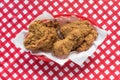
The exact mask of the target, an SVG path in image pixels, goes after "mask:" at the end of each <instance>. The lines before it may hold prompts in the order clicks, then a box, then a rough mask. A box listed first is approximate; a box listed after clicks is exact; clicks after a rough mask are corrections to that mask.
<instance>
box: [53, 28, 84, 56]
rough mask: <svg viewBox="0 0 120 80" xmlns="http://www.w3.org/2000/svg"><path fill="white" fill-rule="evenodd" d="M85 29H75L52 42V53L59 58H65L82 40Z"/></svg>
mask: <svg viewBox="0 0 120 80" xmlns="http://www.w3.org/2000/svg"><path fill="white" fill-rule="evenodd" d="M85 33H86V32H85V31H81V30H80V29H75V30H73V31H72V32H70V33H69V35H68V36H67V37H66V38H65V39H63V40H60V41H57V42H55V43H54V46H53V52H54V53H53V54H54V55H55V56H57V57H60V58H65V57H67V56H68V55H69V54H70V51H71V50H72V49H74V48H76V47H78V46H79V45H80V44H81V43H82V42H83V40H84V35H85Z"/></svg>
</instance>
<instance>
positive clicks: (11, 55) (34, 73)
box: [0, 0, 120, 80]
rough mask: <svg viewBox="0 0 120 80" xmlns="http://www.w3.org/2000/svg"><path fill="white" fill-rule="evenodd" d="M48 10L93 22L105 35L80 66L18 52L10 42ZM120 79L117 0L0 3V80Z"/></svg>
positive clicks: (119, 3) (15, 0)
mask: <svg viewBox="0 0 120 80" xmlns="http://www.w3.org/2000/svg"><path fill="white" fill-rule="evenodd" d="M43 11H47V12H49V13H51V14H52V15H56V14H61V13H62V14H63V13H66V14H68V13H70V14H78V15H80V16H84V17H87V18H89V19H91V20H93V21H94V22H95V23H96V24H97V25H98V26H99V27H100V28H102V29H105V30H107V32H108V36H107V38H106V39H105V41H104V42H103V43H102V44H101V45H100V46H99V47H98V48H97V50H96V52H95V53H94V55H92V56H91V57H89V58H88V59H87V60H86V61H85V62H84V64H83V65H81V66H78V65H76V64H74V63H73V62H71V61H69V62H67V63H66V64H65V65H64V66H60V65H58V64H57V63H55V62H52V61H51V62H46V61H43V60H39V59H37V58H35V57H34V56H32V55H30V53H29V52H21V51H20V49H19V48H16V47H15V45H14V44H13V43H12V39H13V38H15V36H16V34H18V33H19V32H20V31H21V30H23V29H27V25H28V24H29V23H30V22H31V21H32V20H33V19H35V18H36V17H37V16H38V15H40V14H41V13H42V12H43ZM36 79H37V80H82V79H83V80H84V79H85V80H90V79H92V80H96V79H98V80H99V79H100V80H120V1H119V0H94V1H93V0H88V1H87V0H84V1H83V0H79V1H77V0H69V1H67V0H39V1H37V0H29V1H27V0H21V1H20V0H13V1H12V0H11V1H10V0H0V80H36Z"/></svg>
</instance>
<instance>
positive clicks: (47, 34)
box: [24, 20, 58, 51]
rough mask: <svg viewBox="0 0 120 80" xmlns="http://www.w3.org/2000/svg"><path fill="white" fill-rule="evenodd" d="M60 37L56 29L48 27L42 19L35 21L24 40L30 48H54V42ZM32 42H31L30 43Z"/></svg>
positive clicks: (47, 49) (46, 49)
mask: <svg viewBox="0 0 120 80" xmlns="http://www.w3.org/2000/svg"><path fill="white" fill-rule="evenodd" d="M57 39H58V36H57V32H56V29H55V28H53V27H46V26H45V25H44V24H43V23H42V22H41V21H39V20H38V21H35V22H33V23H32V24H31V25H30V27H29V32H28V36H27V37H26V38H25V40H24V45H25V47H26V48H27V49H28V50H33V51H34V50H38V49H41V50H45V51H49V50H51V49H52V46H53V43H54V42H55V41H56V40H57ZM29 43H30V44H29Z"/></svg>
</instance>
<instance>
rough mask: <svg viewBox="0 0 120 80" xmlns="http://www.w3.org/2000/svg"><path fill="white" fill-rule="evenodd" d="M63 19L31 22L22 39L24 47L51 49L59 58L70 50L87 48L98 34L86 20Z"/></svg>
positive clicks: (65, 55) (64, 56) (35, 49)
mask: <svg viewBox="0 0 120 80" xmlns="http://www.w3.org/2000/svg"><path fill="white" fill-rule="evenodd" d="M63 19H65V20H63V21H62V18H61V19H59V18H58V19H52V20H42V21H40V20H37V21H34V22H32V23H31V24H30V26H29V29H28V30H29V32H28V33H27V35H26V37H25V40H24V46H25V47H26V49H28V50H32V51H37V50H42V51H52V52H53V53H52V54H53V55H54V56H56V57H59V58H66V57H68V55H69V54H70V52H71V51H85V50H88V49H89V48H90V47H91V45H92V44H93V42H94V41H95V39H96V38H97V36H98V33H97V31H96V29H95V28H94V27H93V26H92V25H91V24H90V23H89V21H87V20H78V19H77V18H76V17H72V18H69V20H67V18H63ZM70 19H71V20H70ZM60 20H61V21H60ZM72 20H74V21H72Z"/></svg>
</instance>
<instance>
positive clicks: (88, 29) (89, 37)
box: [60, 20, 98, 51]
mask: <svg viewBox="0 0 120 80" xmlns="http://www.w3.org/2000/svg"><path fill="white" fill-rule="evenodd" d="M75 29H80V30H79V32H78V33H77V34H79V33H80V32H82V33H83V35H84V38H83V39H84V40H83V43H80V42H81V39H80V41H79V39H78V42H77V44H76V45H75V46H74V47H73V50H75V49H76V48H77V51H85V50H87V49H89V48H90V47H91V45H92V44H93V42H94V40H95V39H96V37H97V35H98V34H97V31H96V29H95V28H94V27H93V26H92V25H91V24H90V23H89V22H88V21H87V20H81V21H80V20H77V21H74V22H72V23H68V24H65V25H64V26H61V29H60V31H61V33H62V34H63V35H64V37H66V36H67V35H69V34H70V32H71V31H73V30H75Z"/></svg>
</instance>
